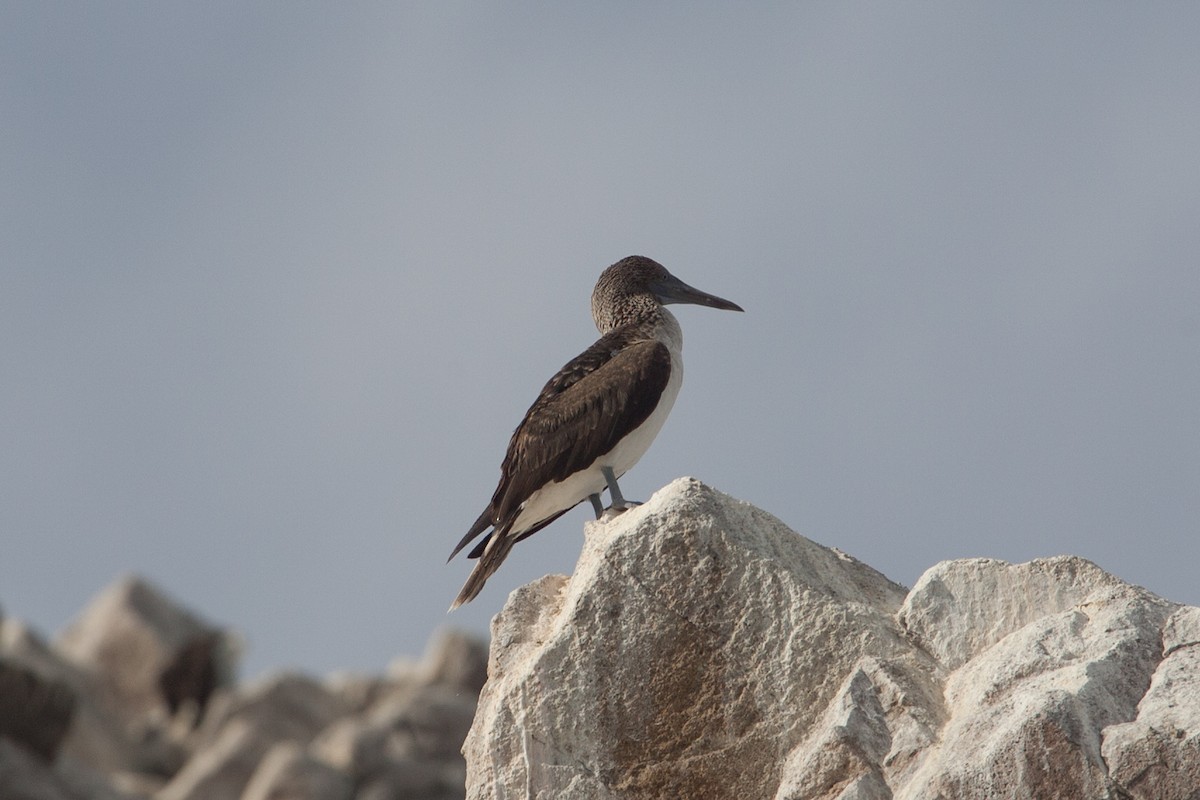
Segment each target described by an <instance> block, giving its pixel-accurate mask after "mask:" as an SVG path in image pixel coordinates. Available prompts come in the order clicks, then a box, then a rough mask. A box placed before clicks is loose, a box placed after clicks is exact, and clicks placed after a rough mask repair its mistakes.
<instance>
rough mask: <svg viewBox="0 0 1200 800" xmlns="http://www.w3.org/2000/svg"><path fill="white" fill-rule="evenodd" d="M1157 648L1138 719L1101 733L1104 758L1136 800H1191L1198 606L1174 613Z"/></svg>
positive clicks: (1196, 762)
mask: <svg viewBox="0 0 1200 800" xmlns="http://www.w3.org/2000/svg"><path fill="white" fill-rule="evenodd" d="M1162 644H1163V655H1164V657H1163V660H1162V662H1161V663H1159V665H1158V669H1157V670H1155V672H1154V677H1153V678H1152V679H1151V681H1150V690H1149V691H1148V692H1146V694H1145V696H1144V697H1142V699H1141V702H1140V703H1139V704H1138V709H1137V718H1136V719H1134V720H1133V721H1132V722H1128V723H1125V724H1121V725H1113V726H1111V727H1109V728H1107V729H1106V730H1105V731H1104V748H1103V751H1104V760H1105V762H1107V764H1108V767H1109V769H1110V770H1111V771H1112V775H1113V777H1114V778H1115V779H1116V780H1117V781H1118V782H1119V783H1120V784H1121V785H1122V786H1123V787H1125V789H1126V790H1127V791H1128V792H1129V793H1130V795H1131V797H1133V798H1135V800H1193V798H1195V797H1196V796H1197V793H1200V700H1198V698H1200V608H1195V607H1188V608H1182V609H1180V610H1178V611H1177V612H1175V614H1174V615H1173V616H1172V617H1171V618H1170V619H1169V620H1167V624H1166V626H1165V627H1164V629H1163V642H1162Z"/></svg>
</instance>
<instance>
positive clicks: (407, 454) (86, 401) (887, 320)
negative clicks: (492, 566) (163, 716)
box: [0, 2, 1200, 674]
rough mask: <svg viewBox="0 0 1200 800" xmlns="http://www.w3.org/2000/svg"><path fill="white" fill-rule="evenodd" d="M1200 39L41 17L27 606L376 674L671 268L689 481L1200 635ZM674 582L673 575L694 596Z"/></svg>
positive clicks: (1, 74) (826, 528) (1074, 28)
mask: <svg viewBox="0 0 1200 800" xmlns="http://www.w3.org/2000/svg"><path fill="white" fill-rule="evenodd" d="M1197 31H1200V5H1196V4H1191V3H1170V4H1168V3H1161V4H1154V3H1051V4H1047V3H981V4H968V3H957V2H955V3H904V4H897V3H825V4H817V3H788V4H778V5H768V4H746V3H738V4H720V5H704V4H694V3H687V4H682V3H679V4H668V3H659V4H623V3H616V4H613V3H603V4H596V3H591V4H584V3H571V4H550V3H546V4H536V5H534V4H496V3H492V4H485V3H477V4H465V3H427V4H421V5H403V4H393V3H377V4H364V3H357V4H355V3H338V4H336V5H334V4H327V5H317V4H311V3H310V4H295V3H270V4H266V3H262V4H246V3H217V2H206V3H191V4H185V3H134V2H128V3H116V4H114V3H102V4H62V3H36V2H10V3H6V4H4V5H3V7H2V10H0V215H2V216H0V222H2V228H0V541H2V543H3V556H0V604H2V605H3V608H4V611H5V612H6V613H8V614H11V615H14V616H19V617H22V618H24V619H26V620H28V621H30V622H31V623H32V624H34V625H35V626H36V627H38V628H40V629H42V630H43V631H45V632H47V633H53V632H55V631H57V630H59V629H60V628H61V627H62V626H63V625H64V624H65V623H66V622H67V621H68V620H69V619H70V617H71V616H72V615H73V614H74V613H75V612H76V611H78V610H79V609H80V608H81V607H82V606H83V605H84V604H85V603H86V602H87V600H88V599H89V598H90V597H91V596H92V595H94V594H95V593H96V592H97V591H99V590H100V589H101V588H103V587H104V586H105V585H107V584H108V583H110V582H111V581H113V580H114V579H115V578H117V577H118V576H119V575H121V574H123V573H126V572H130V571H136V572H138V573H141V574H144V575H146V576H147V577H149V578H150V579H151V580H153V581H155V582H157V583H158V584H160V585H161V586H163V587H164V588H166V589H167V590H168V591H169V592H170V593H172V594H173V595H175V596H176V597H177V598H179V599H180V600H182V601H183V602H184V603H186V604H187V605H189V606H190V607H192V608H194V609H196V610H197V611H199V612H200V613H201V614H203V615H204V616H206V617H207V618H209V619H210V620H212V621H214V622H216V623H218V624H221V625H227V626H231V627H234V628H236V629H238V630H239V631H240V632H241V633H242V634H243V635H244V636H245V638H246V640H247V643H248V651H247V655H246V660H245V668H246V672H247V673H248V674H257V673H258V672H260V671H262V670H264V669H267V668H275V667H292V666H297V667H301V668H304V669H306V670H310V671H313V672H319V673H323V672H327V671H330V670H333V669H338V668H355V669H369V670H377V669H380V668H382V667H383V665H384V664H386V662H387V661H388V660H389V659H391V658H392V657H393V656H395V655H398V654H402V653H416V652H418V651H419V650H420V649H421V647H422V646H423V644H424V641H425V639H426V638H427V637H428V635H429V634H430V632H431V631H432V630H433V629H434V628H435V627H437V626H440V625H445V624H454V625H458V626H464V627H468V628H471V629H474V630H478V631H481V632H482V631H485V630H486V625H487V621H488V619H489V618H490V616H491V615H492V614H494V613H495V612H496V611H497V610H499V608H500V606H501V605H502V603H503V601H504V598H505V597H506V595H507V593H508V592H509V591H511V590H512V589H513V588H515V587H516V586H518V585H520V584H522V583H524V582H527V581H529V580H531V579H533V578H535V577H537V576H539V575H542V574H545V573H547V572H570V570H571V569H572V567H573V565H574V561H575V558H576V557H577V555H578V553H579V549H580V545H581V543H582V534H581V524H582V522H583V521H584V520H586V519H588V518H589V516H590V513H591V512H590V509H589V508H588V507H587V504H586V503H585V504H584V507H582V508H579V509H577V510H576V511H574V512H572V513H571V514H569V515H567V516H566V517H564V518H563V519H562V520H560V521H559V522H558V523H556V524H555V525H553V526H552V527H550V528H548V529H547V530H545V531H543V532H541V533H539V534H538V535H537V536H536V537H534V538H532V539H530V540H527V541H526V542H524V543H522V544H521V545H519V546H518V547H517V548H516V549H515V550H514V551H513V554H512V555H511V556H510V557H509V559H508V561H507V562H506V563H505V565H504V567H503V568H502V569H501V570H500V572H499V573H497V575H496V576H494V577H493V578H492V579H491V581H490V582H489V584H488V586H487V588H486V590H485V591H484V593H483V594H482V595H481V596H480V598H479V599H478V600H477V601H475V602H474V603H473V604H471V605H470V606H468V607H466V608H465V609H463V610H462V611H459V612H456V613H455V614H454V615H451V616H450V617H447V616H446V614H445V609H446V607H447V606H448V605H449V603H450V601H451V599H453V597H454V596H455V594H456V593H457V591H458V589H459V586H460V585H461V583H462V581H463V580H464V579H465V577H466V575H467V573H468V571H469V564H468V563H467V562H465V561H461V560H459V561H455V562H453V563H452V564H450V565H445V564H444V563H443V562H444V561H445V558H446V555H447V554H448V553H449V551H450V548H451V546H452V545H453V544H454V543H455V542H456V541H457V540H458V538H459V537H460V536H461V535H462V533H463V532H464V531H465V530H466V528H467V527H468V526H469V525H470V523H471V522H472V521H474V519H475V517H476V516H477V515H478V513H479V511H480V510H481V509H482V507H483V506H484V504H485V503H486V501H487V499H488V498H489V497H490V495H491V492H492V490H493V488H494V486H495V482H496V479H497V477H498V475H499V463H500V459H501V457H502V455H503V452H504V448H505V445H506V444H507V441H508V437H509V435H510V433H511V432H512V429H513V427H514V426H515V425H516V423H517V422H518V421H519V420H520V418H521V415H522V414H523V413H524V411H525V409H526V408H527V407H528V405H529V403H530V402H532V400H533V398H534V397H535V396H536V393H537V391H538V390H539V389H540V387H541V385H542V384H543V383H544V382H545V380H546V379H547V378H549V377H550V376H551V375H552V374H553V373H554V372H555V370H557V369H558V368H559V367H560V366H561V365H562V364H563V363H564V362H565V361H567V360H568V359H570V358H571V357H573V356H574V355H575V354H576V353H578V352H579V351H580V350H582V349H583V348H584V347H586V346H587V345H588V344H590V343H591V342H592V341H593V339H594V338H595V336H596V333H595V331H594V329H593V327H592V323H591V319H590V316H589V311H588V301H589V296H590V293H591V289H592V285H593V283H594V282H595V279H596V277H597V276H598V275H599V273H600V271H601V270H602V269H603V268H604V267H605V266H607V265H608V264H610V263H612V262H614V261H616V260H618V259H619V258H621V257H623V256H626V255H629V254H632V253H641V254H644V255H648V256H651V257H652V258H655V259H657V260H659V261H661V262H662V263H663V264H665V265H666V266H667V267H668V268H669V269H670V270H672V271H673V272H674V273H675V274H676V275H678V276H679V277H681V278H682V279H683V280H685V281H687V282H689V283H691V284H693V285H695V286H697V287H699V288H701V289H704V290H706V291H709V292H713V293H715V294H719V295H721V296H723V297H728V298H729V299H731V300H734V301H735V302H737V303H739V304H741V305H742V306H743V307H745V309H746V313H745V314H729V313H725V312H718V311H713V310H710V309H704V308H699V307H696V308H692V307H681V308H680V309H679V311H678V314H677V316H678V317H679V318H680V320H681V322H682V324H683V328H684V331H685V336H686V345H685V357H686V361H687V377H686V379H685V382H684V387H683V391H682V393H681V395H680V398H679V401H678V403H677V404H676V407H675V411H674V413H673V415H672V418H671V420H670V421H669V422H668V423H667V425H666V427H665V428H664V430H663V432H662V434H661V435H660V436H659V439H658V441H657V443H656V444H655V446H654V447H653V448H652V449H651V451H650V453H649V454H648V455H647V456H646V458H645V459H644V460H643V461H642V463H641V464H639V465H638V466H637V467H636V468H635V469H634V470H632V471H631V472H630V473H629V474H628V475H627V476H626V478H625V479H624V480H623V481H622V487H623V488H624V490H625V493H626V495H627V496H629V497H632V498H643V499H644V498H646V497H648V496H649V495H651V494H652V493H653V492H654V491H655V490H656V489H658V488H659V487H661V486H663V485H664V484H666V483H668V482H669V481H670V480H672V479H673V478H676V477H678V476H681V475H693V476H696V477H698V478H700V479H701V480H703V481H705V482H707V483H709V484H711V485H713V486H715V487H716V488H718V489H720V490H722V491H725V492H727V493H729V494H732V495H734V496H736V497H739V498H742V499H745V500H748V501H750V502H753V503H755V504H756V505H759V506H761V507H762V508H764V509H766V510H768V511H770V512H771V513H773V514H775V515H776V516H778V517H779V518H780V519H782V520H783V521H784V522H786V523H787V524H788V525H789V526H791V527H793V528H794V529H796V530H797V531H799V532H801V533H803V534H804V535H806V536H808V537H810V538H812V539H814V540H816V541H818V542H821V543H823V544H826V545H832V546H837V547H839V548H841V549H843V550H846V551H848V552H850V553H852V554H854V555H856V556H858V557H859V558H861V559H863V560H864V561H866V562H867V563H869V564H871V565H872V566H874V567H876V568H878V569H880V570H882V571H883V572H885V573H886V574H887V575H888V576H889V577H891V578H893V579H894V580H897V581H900V582H901V583H904V584H907V585H911V584H912V583H913V582H914V581H915V580H916V579H917V577H918V576H919V575H920V574H921V572H922V571H924V569H926V568H927V567H929V566H931V565H933V564H934V563H936V562H938V561H940V560H943V559H949V558H960V557H968V556H993V557H998V558H1003V559H1007V560H1012V561H1023V560H1027V559H1030V558H1033V557H1037V556H1050V555H1056V554H1062V553H1072V554H1077V555H1080V556H1084V557H1086V558H1090V559H1092V560H1094V561H1096V562H1097V563H1098V564H1099V565H1100V566H1102V567H1104V568H1105V569H1107V570H1110V571H1112V572H1114V573H1116V574H1117V575H1119V576H1121V577H1123V578H1125V579H1127V580H1130V581H1133V582H1136V583H1140V584H1143V585H1145V586H1147V587H1148V588H1150V589H1152V590H1153V591H1155V592H1158V593H1160V594H1162V595H1164V596H1166V597H1168V598H1170V599H1173V600H1178V601H1185V602H1189V603H1200V586H1198V583H1197V580H1196V572H1197V564H1198V563H1200V544H1198V535H1200V258H1198V255H1197V254H1198V253H1200V56H1198V55H1197V49H1196V33H1197ZM679 570H680V579H681V580H686V579H687V574H688V566H687V565H686V564H681V565H679Z"/></svg>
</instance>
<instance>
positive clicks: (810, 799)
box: [464, 479, 1200, 800]
mask: <svg viewBox="0 0 1200 800" xmlns="http://www.w3.org/2000/svg"><path fill="white" fill-rule="evenodd" d="M1197 644H1200V609H1196V608H1189V607H1182V606H1179V605H1177V604H1173V603H1170V602H1167V601H1165V600H1163V599H1161V598H1159V597H1156V596H1154V595H1152V594H1150V593H1149V592H1147V591H1145V590H1144V589H1141V588H1139V587H1136V586H1132V585H1130V584H1127V583H1125V582H1123V581H1121V580H1119V579H1117V578H1115V577H1113V576H1112V575H1110V574H1108V573H1106V572H1104V571H1103V570H1101V569H1099V568H1098V567H1096V566H1095V565H1094V564H1091V563H1089V562H1087V561H1084V560H1082V559H1079V558H1072V557H1059V558H1050V559H1042V560H1038V561H1033V562H1030V563H1028V564H1019V565H1013V564H1008V563H1005V562H1001V561H996V560H990V559H975V560H966V561H952V562H945V563H942V564H939V565H937V566H935V567H933V568H932V569H930V570H929V571H928V572H927V573H926V574H925V575H924V576H923V577H922V578H921V579H920V580H919V581H918V583H917V585H916V586H915V587H913V589H912V590H911V591H906V590H905V589H904V588H903V587H901V586H898V585H897V584H895V583H892V582H891V581H889V580H888V579H887V578H885V577H884V576H883V575H881V574H880V573H878V572H876V571H875V570H873V569H871V568H870V567H868V566H866V565H864V564H862V563H860V562H858V561H856V560H855V559H853V558H851V557H850V556H847V555H845V554H843V553H840V552H838V551H837V550H833V549H830V548H826V547H822V546H820V545H817V544H815V543H813V542H811V541H809V540H807V539H805V538H803V537H801V536H799V535H797V534H795V533H793V532H792V531H790V530H788V529H787V528H786V526H784V525H783V524H782V523H780V522H779V521H778V520H776V519H775V518H773V517H771V516H770V515H768V514H766V513H765V512H763V511H760V510H758V509H756V508H754V507H752V506H750V505H748V504H746V503H742V502H739V501H737V500H734V499H732V498H729V497H727V496H725V495H722V494H720V493H719V492H716V491H714V490H712V489H710V488H708V487H706V486H704V485H703V484H700V483H699V482H697V481H694V480H691V479H682V480H679V481H676V482H675V483H673V484H671V485H670V486H669V487H667V488H666V489H664V490H662V491H661V492H659V493H658V494H656V495H655V496H654V497H653V498H652V499H651V500H650V502H648V503H647V504H646V505H644V506H642V507H640V508H636V509H634V510H631V511H629V512H626V513H625V514H623V515H622V516H620V517H618V518H616V519H615V520H612V521H608V522H598V523H591V524H589V525H588V526H587V542H586V544H585V547H584V551H583V554H582V556H581V557H580V560H579V563H578V565H577V567H576V570H575V574H574V575H573V576H572V577H571V578H570V579H569V580H568V579H567V578H565V577H562V576H549V577H546V578H543V579H541V580H539V581H536V582H534V583H532V584H530V585H528V586H525V587H523V588H521V589H519V590H517V591H516V592H514V593H513V595H512V596H511V597H510V598H509V601H508V603H507V604H506V605H505V607H504V609H503V611H502V612H501V613H500V614H499V615H498V616H497V617H496V618H495V620H494V621H493V626H492V647H491V655H490V662H489V676H490V677H489V680H488V683H487V685H486V686H485V688H484V691H483V694H482V696H481V698H480V702H479V709H478V712H477V714H476V716H475V720H474V724H473V726H472V728H471V731H470V734H469V736H468V737H467V741H466V744H465V746H464V753H465V755H466V758H467V784H468V797H470V798H502V797H530V798H567V797H570V798H597V799H599V798H644V797H655V798H657V797H689V798H739V799H740V798H776V799H777V800H784V799H785V798H788V799H790V800H822V799H828V800H835V799H836V800H885V799H896V800H899V799H900V798H904V799H906V800H935V798H945V800H970V799H971V798H1013V800H1027V799H1028V798H1039V800H1045V799H1048V798H1071V800H1076V799H1077V798H1089V799H1091V800H1100V799H1101V798H1111V799H1112V800H1125V799H1126V798H1138V799H1139V800H1140V799H1142V798H1144V799H1145V800H1151V798H1153V799H1154V800H1163V798H1181V799H1182V798H1190V799H1191V800H1195V798H1197V797H1200V677H1197V676H1200V669H1198V668H1200V660H1198V659H1200V656H1198V649H1197V647H1196V645H1197Z"/></svg>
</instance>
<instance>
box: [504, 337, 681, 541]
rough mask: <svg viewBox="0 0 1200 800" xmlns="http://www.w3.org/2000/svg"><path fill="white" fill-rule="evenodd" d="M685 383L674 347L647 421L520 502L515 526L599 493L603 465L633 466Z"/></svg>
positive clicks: (617, 470)
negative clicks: (587, 463)
mask: <svg viewBox="0 0 1200 800" xmlns="http://www.w3.org/2000/svg"><path fill="white" fill-rule="evenodd" d="M682 384H683V359H682V358H680V354H679V348H678V347H672V348H671V375H670V377H668V378H667V385H666V388H664V389H663V393H662V396H661V397H659V399H658V404H657V405H656V406H655V407H654V410H653V411H652V412H650V416H649V417H647V418H646V421H645V422H643V423H642V424H641V425H639V426H638V427H637V428H635V429H634V430H633V432H631V433H629V434H628V435H626V436H623V437H622V438H621V441H619V442H617V445H616V446H615V447H614V448H613V449H612V450H610V451H608V452H607V453H605V454H604V455H602V456H600V457H599V458H597V459H596V460H595V461H593V462H592V463H591V465H590V466H588V468H587V469H584V470H580V471H579V472H576V473H573V474H571V475H570V476H569V477H567V479H566V480H562V481H555V482H554V483H550V484H547V485H546V486H543V487H542V488H541V489H538V490H537V491H536V492H534V493H533V494H532V495H530V496H529V499H528V500H526V501H525V502H524V503H523V504H522V505H521V513H520V515H519V516H518V517H517V519H516V522H514V523H513V526H512V530H514V531H522V530H527V529H529V528H532V527H533V526H534V525H536V524H537V523H539V522H541V521H542V520H544V519H546V518H547V517H552V516H554V515H555V514H557V513H558V512H560V511H563V510H565V509H568V508H572V507H574V506H575V505H577V504H578V503H581V502H582V501H584V500H586V499H587V498H588V495H593V494H600V493H601V492H602V491H604V490H605V489H606V488H607V487H608V483H607V482H606V481H605V480H604V473H602V472H601V471H600V470H601V468H602V467H611V468H612V471H613V474H614V475H616V476H617V477H618V478H619V477H621V476H622V475H624V474H625V473H626V472H627V471H628V470H630V469H632V467H633V465H634V464H636V463H637V462H638V461H639V460H640V459H641V457H642V456H643V455H645V453H646V451H647V450H649V449H650V445H651V443H653V441H654V437H656V436H658V432H659V431H660V430H662V426H663V423H664V422H666V421H667V415H668V414H670V413H671V407H672V406H674V405H675V398H676V397H677V396H678V395H679V387H680V386H681V385H682Z"/></svg>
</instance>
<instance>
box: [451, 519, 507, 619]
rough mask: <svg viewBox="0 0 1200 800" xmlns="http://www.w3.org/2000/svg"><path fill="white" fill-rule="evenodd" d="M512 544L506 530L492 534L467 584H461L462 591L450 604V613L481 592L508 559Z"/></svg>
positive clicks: (468, 577)
mask: <svg viewBox="0 0 1200 800" xmlns="http://www.w3.org/2000/svg"><path fill="white" fill-rule="evenodd" d="M514 544H516V539H514V538H512V537H511V536H509V535H508V531H507V530H504V531H493V532H492V535H491V538H490V539H489V541H488V543H487V547H486V548H485V549H484V551H483V552H482V553H481V554H480V556H479V560H478V561H476V562H475V568H474V569H473V570H471V574H470V575H468V576H467V582H466V583H464V584H463V588H462V591H461V592H459V593H458V597H456V598H454V602H453V603H451V604H450V611H453V610H454V609H456V608H458V607H459V606H461V605H463V604H464V603H469V602H471V601H472V600H474V599H475V598H476V597H477V596H478V595H479V593H480V592H481V591H483V585H484V584H485V583H487V579H488V578H490V577H491V576H492V573H493V572H495V571H496V570H498V569H499V568H500V565H501V564H503V563H504V559H505V558H507V557H508V551H509V550H512V546H513V545H514Z"/></svg>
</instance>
